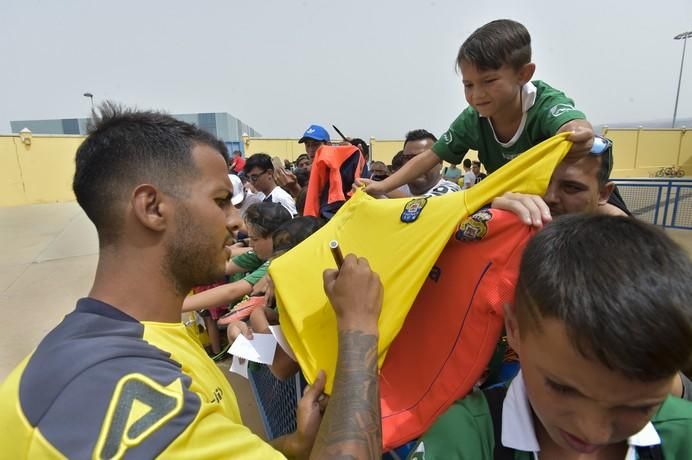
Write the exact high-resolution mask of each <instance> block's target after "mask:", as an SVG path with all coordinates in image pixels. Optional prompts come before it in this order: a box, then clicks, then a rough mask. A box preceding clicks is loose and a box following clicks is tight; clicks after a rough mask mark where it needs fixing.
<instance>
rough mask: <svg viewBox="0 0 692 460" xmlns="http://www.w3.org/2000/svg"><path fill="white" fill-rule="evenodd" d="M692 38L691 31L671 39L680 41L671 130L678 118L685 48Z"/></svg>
mask: <svg viewBox="0 0 692 460" xmlns="http://www.w3.org/2000/svg"><path fill="white" fill-rule="evenodd" d="M688 38H692V31H689V32H683V33H681V34H679V35H676V36H675V37H673V39H674V40H682V58H681V59H680V76H679V77H678V91H677V93H676V94H675V109H673V128H675V119H676V118H677V117H678V99H679V98H680V83H681V82H682V68H683V66H684V65H685V49H686V48H687V39H688Z"/></svg>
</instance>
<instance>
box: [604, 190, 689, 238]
mask: <svg viewBox="0 0 692 460" xmlns="http://www.w3.org/2000/svg"><path fill="white" fill-rule="evenodd" d="M615 183H616V184H617V186H618V189H619V190H620V194H621V195H622V198H623V199H624V200H625V203H626V204H627V207H628V208H629V209H630V211H631V212H632V214H634V215H635V216H636V217H638V218H639V219H642V220H644V221H647V222H649V223H652V224H656V225H660V226H662V227H666V228H678V229H685V230H692V179H615Z"/></svg>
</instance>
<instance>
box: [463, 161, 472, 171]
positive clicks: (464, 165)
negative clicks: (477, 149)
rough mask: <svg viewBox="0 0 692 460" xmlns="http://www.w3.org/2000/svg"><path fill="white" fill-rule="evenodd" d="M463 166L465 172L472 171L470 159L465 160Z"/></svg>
mask: <svg viewBox="0 0 692 460" xmlns="http://www.w3.org/2000/svg"><path fill="white" fill-rule="evenodd" d="M461 165H462V166H463V167H464V169H465V170H467V171H468V170H469V169H471V160H469V159H468V158H464V161H463V162H462V163H461Z"/></svg>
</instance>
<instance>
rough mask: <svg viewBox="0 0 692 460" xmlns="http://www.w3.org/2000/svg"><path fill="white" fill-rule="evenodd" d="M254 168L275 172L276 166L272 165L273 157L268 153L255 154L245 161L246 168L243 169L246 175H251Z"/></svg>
mask: <svg viewBox="0 0 692 460" xmlns="http://www.w3.org/2000/svg"><path fill="white" fill-rule="evenodd" d="M254 168H259V169H261V170H262V171H268V170H270V169H271V170H272V171H273V170H274V165H273V164H272V157H270V156H269V155H267V154H266V153H255V154H254V155H252V156H251V157H250V158H248V159H247V160H246V161H245V166H244V167H243V172H244V173H245V174H250V171H252V170H253V169H254Z"/></svg>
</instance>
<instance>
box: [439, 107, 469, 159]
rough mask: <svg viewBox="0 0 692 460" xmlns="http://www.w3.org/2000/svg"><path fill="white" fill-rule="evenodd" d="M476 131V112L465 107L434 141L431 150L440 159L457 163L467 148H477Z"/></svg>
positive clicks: (462, 157)
mask: <svg viewBox="0 0 692 460" xmlns="http://www.w3.org/2000/svg"><path fill="white" fill-rule="evenodd" d="M478 131H479V127H478V113H477V112H476V111H475V110H473V109H472V108H471V107H467V108H466V110H464V111H463V112H461V114H460V115H459V116H458V117H457V119H456V120H454V121H453V122H452V124H451V125H450V127H449V129H448V130H447V131H446V132H445V133H444V134H443V135H442V136H441V137H440V139H439V140H438V141H437V142H435V144H434V145H433V147H432V150H433V152H435V154H436V155H437V156H438V157H439V158H440V159H441V160H443V161H446V162H448V163H452V164H455V165H457V164H459V163H461V161H462V160H463V159H464V156H465V155H466V152H468V151H469V149H477V148H478V142H477V139H478V136H479V132H478Z"/></svg>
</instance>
